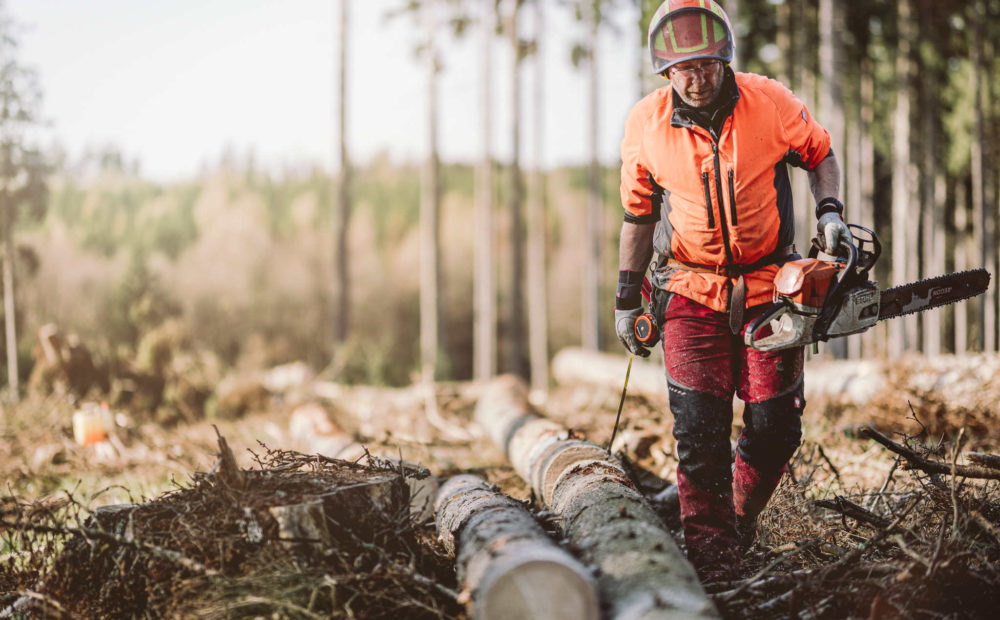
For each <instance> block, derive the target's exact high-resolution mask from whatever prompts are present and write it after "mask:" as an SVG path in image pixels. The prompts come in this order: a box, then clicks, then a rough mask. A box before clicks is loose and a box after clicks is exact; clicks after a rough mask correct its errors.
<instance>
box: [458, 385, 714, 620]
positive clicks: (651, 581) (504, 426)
mask: <svg viewBox="0 0 1000 620" xmlns="http://www.w3.org/2000/svg"><path fill="white" fill-rule="evenodd" d="M526 389H527V388H526V386H525V385H524V384H523V382H521V381H520V380H518V379H516V378H513V377H501V378H500V379H497V380H496V381H494V382H493V383H491V384H490V385H489V386H488V387H487V388H486V389H485V390H484V392H483V394H482V397H481V399H480V401H479V404H478V405H477V408H476V422H477V423H479V424H480V425H481V426H482V427H483V428H484V429H485V430H486V432H487V434H488V435H489V436H490V437H491V438H492V439H493V441H494V442H496V443H497V445H498V446H499V447H500V448H501V449H503V450H504V451H505V452H506V453H507V455H508V458H510V460H511V464H512V465H513V466H514V469H515V470H516V471H517V472H518V473H519V474H520V475H521V476H522V477H523V478H524V479H525V480H526V481H527V482H528V483H529V484H530V485H531V487H532V490H533V491H534V492H535V494H536V496H538V497H539V498H540V499H541V500H542V501H543V502H544V503H545V505H546V506H548V507H549V508H550V509H551V510H553V511H554V512H556V513H558V514H559V515H561V516H562V518H563V526H564V528H565V530H566V535H567V538H568V539H569V541H570V543H571V544H572V545H573V547H574V548H575V549H577V550H578V551H579V553H580V556H581V559H582V560H583V561H584V563H586V564H587V565H589V566H592V567H594V568H595V570H596V572H597V576H598V577H597V579H598V585H599V587H600V589H601V592H602V595H603V597H604V598H605V604H606V611H607V617H608V618H612V619H614V620H625V619H629V620H631V619H634V618H685V617H687V618H705V617H717V611H716V609H715V607H714V605H713V604H712V602H711V600H710V599H709V598H708V596H707V594H706V593H705V591H704V589H703V588H702V587H701V584H700V583H699V582H698V578H697V576H696V575H695V572H694V569H693V568H692V567H691V565H690V564H688V562H687V559H686V558H685V557H684V555H683V554H682V553H681V551H680V549H678V548H677V546H676V545H675V544H674V542H673V539H672V538H671V537H670V534H669V532H667V530H666V529H665V528H664V526H663V524H662V522H661V521H660V519H659V518H658V517H657V515H656V513H655V512H654V511H653V509H652V508H651V507H650V506H649V504H648V503H647V502H646V500H645V499H644V498H643V496H642V495H641V494H640V493H639V492H638V491H637V490H636V489H635V487H634V486H633V484H632V482H631V480H630V479H629V477H628V475H627V473H626V472H625V470H624V469H623V468H622V466H621V465H620V464H619V463H618V462H617V461H616V460H615V459H614V458H613V457H610V456H609V455H608V454H607V453H606V452H605V451H604V450H603V449H601V448H600V447H599V446H597V445H595V444H592V443H589V442H586V441H582V440H578V439H568V438H567V437H566V435H567V433H566V431H565V429H562V428H561V427H559V426H558V425H557V424H555V423H554V422H551V421H549V420H545V419H544V418H542V417H541V416H540V415H538V414H537V413H535V412H533V411H531V409H530V408H529V406H528V404H527V399H526V393H527V392H526Z"/></svg>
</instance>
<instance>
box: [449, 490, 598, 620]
mask: <svg viewBox="0 0 1000 620" xmlns="http://www.w3.org/2000/svg"><path fill="white" fill-rule="evenodd" d="M436 508H437V528H438V535H439V536H440V537H441V540H442V541H443V542H444V544H445V546H446V547H448V550H449V551H451V552H452V553H454V554H455V556H456V561H457V562H456V563H457V567H458V577H459V579H460V580H461V582H462V585H463V587H464V588H465V590H466V591H467V592H469V593H470V594H471V601H470V602H471V605H472V610H471V611H472V614H473V617H475V618H478V619H480V620H498V619H505V620H506V619H510V620H522V619H532V618H537V619H539V620H543V619H544V620H549V619H552V620H597V618H599V617H600V606H599V603H598V599H597V586H596V584H595V582H594V579H593V577H592V576H591V575H590V573H589V572H588V570H587V569H586V568H585V567H584V566H583V565H582V564H580V562H579V561H577V560H576V558H574V557H573V556H572V555H570V554H569V553H568V552H567V551H565V550H563V549H562V548H560V547H559V546H558V545H556V544H555V542H554V541H552V540H551V539H550V538H549V537H548V536H547V535H546V534H545V531H544V530H543V529H542V528H541V526H540V525H538V523H537V522H535V520H534V517H532V515H531V513H530V512H528V510H527V508H525V506H524V505H523V504H521V503H520V502H518V501H517V500H515V499H513V498H511V497H509V496H507V495H504V494H503V493H501V492H500V491H499V490H497V489H496V488H495V487H492V486H490V485H488V484H487V483H486V482H485V481H484V480H482V479H481V478H479V477H477V476H473V475H468V474H466V475H460V476H455V477H454V478H451V479H450V480H448V481H447V482H446V483H445V484H444V485H442V487H441V490H440V491H439V492H438V496H437V501H436Z"/></svg>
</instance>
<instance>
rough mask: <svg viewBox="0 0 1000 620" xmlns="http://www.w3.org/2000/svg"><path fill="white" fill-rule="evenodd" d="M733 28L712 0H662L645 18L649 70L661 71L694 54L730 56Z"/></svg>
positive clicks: (723, 59)
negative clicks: (647, 31)
mask: <svg viewBox="0 0 1000 620" xmlns="http://www.w3.org/2000/svg"><path fill="white" fill-rule="evenodd" d="M735 48H736V44H735V41H734V40H733V29H732V27H731V26H730V25H729V16H728V15H726V12H725V11H723V10H722V7H721V6H719V3H718V2H716V1H715V0H664V2H663V4H661V5H660V8H658V9H656V13H654V14H653V19H652V20H650V22H649V55H650V58H651V60H652V61H653V71H654V72H655V73H660V74H665V73H666V71H667V69H669V68H670V67H672V66H674V65H676V64H677V63H680V62H684V61H687V60H696V59H698V58H716V59H718V60H721V61H722V62H725V63H728V62H731V61H732V60H733V50H734V49H735Z"/></svg>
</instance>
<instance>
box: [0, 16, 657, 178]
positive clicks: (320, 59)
mask: <svg viewBox="0 0 1000 620" xmlns="http://www.w3.org/2000/svg"><path fill="white" fill-rule="evenodd" d="M400 4H401V3H400V2H398V1H396V0H367V1H365V2H353V3H351V5H350V13H349V20H350V25H349V42H350V49H349V60H348V75H349V77H348V79H349V83H348V91H349V96H348V115H349V125H350V128H349V131H348V140H349V149H350V152H351V154H352V157H353V158H354V159H355V160H357V161H362V162H363V161H367V160H370V159H371V158H372V157H374V156H375V155H377V154H379V153H382V152H385V153H388V154H389V156H390V157H391V158H392V159H393V160H395V161H414V160H417V159H420V158H421V157H422V156H423V152H424V149H425V145H426V143H427V135H426V129H425V127H426V123H425V121H424V119H425V118H426V107H425V106H426V87H425V77H424V71H423V68H422V66H421V65H420V63H419V60H418V59H417V58H416V57H415V52H414V48H415V46H416V44H417V42H418V38H419V34H420V32H419V30H418V28H417V26H416V25H415V21H414V20H413V18H412V17H410V16H406V15H404V16H399V17H395V18H393V19H391V20H386V19H385V15H386V13H387V12H388V11H389V10H390V9H392V8H394V7H396V6H398V5H400ZM338 7H339V4H338V2H336V1H330V0H293V1H290V2H282V3H278V2H270V1H263V0H207V1H206V0H201V1H196V0H169V1H161V2H134V1H129V0H90V1H88V2H81V1H79V0H8V9H9V12H10V14H11V15H12V17H13V18H14V20H15V21H16V23H18V24H19V25H20V26H22V31H21V36H20V42H21V47H20V54H21V60H22V61H23V62H24V63H25V64H27V65H29V66H31V67H33V68H34V69H35V70H36V71H37V72H38V75H39V78H40V81H41V85H42V91H43V102H42V110H43V116H44V118H45V119H46V120H47V121H48V124H49V126H48V130H47V131H46V132H45V133H46V139H45V142H46V144H50V143H56V144H59V145H61V146H62V147H63V148H65V149H66V150H67V152H68V154H69V156H70V158H71V161H73V160H74V159H76V158H78V157H79V156H80V155H81V154H82V153H83V152H84V151H85V150H86V149H88V148H90V149H97V148H102V147H105V146H116V147H118V148H119V149H121V151H122V153H123V155H124V156H125V158H126V160H127V161H133V160H138V162H139V164H140V171H141V172H142V173H143V174H144V175H146V176H149V177H152V178H154V179H158V180H171V179H182V178H187V177H190V176H193V175H196V174H197V173H198V171H199V170H200V169H202V168H203V167H204V166H206V165H212V164H214V163H216V162H217V161H218V160H219V158H220V156H221V154H222V153H223V151H224V150H226V149H230V150H231V151H232V152H234V153H235V154H237V155H238V156H240V157H242V156H244V155H246V154H247V153H248V152H253V153H254V155H255V157H256V159H257V162H258V165H260V166H263V167H267V168H271V169H274V168H278V169H280V168H282V167H289V166H306V165H312V164H319V165H321V166H323V167H324V168H326V169H329V168H331V167H332V166H334V165H335V163H334V162H335V161H336V159H335V158H336V152H337V151H336V147H335V140H336V138H337V136H336V130H335V127H334V118H335V114H336V110H337V101H336V96H335V90H334V78H335V71H336V63H335V54H336V41H337V37H338V36H339V35H338V31H337V28H338V26H337V24H336V18H337V12H338V10H339V8H338ZM532 19H533V10H532V9H531V8H530V7H529V8H527V9H525V11H524V16H523V20H524V21H523V22H522V23H523V26H522V32H523V36H525V37H530V36H531V35H532V33H533V32H534V27H533V23H532ZM634 19H635V16H634V13H633V11H632V10H631V9H628V10H621V11H620V14H619V15H616V16H615V21H617V22H618V28H619V32H622V31H623V29H624V28H632V24H633V22H634ZM582 33H583V30H582V28H580V27H579V26H578V25H577V24H576V23H575V22H574V21H573V17H572V15H571V14H569V13H568V12H566V11H564V10H559V11H558V12H557V11H556V10H553V9H551V8H550V10H549V11H548V13H547V24H546V35H547V37H548V38H547V39H546V40H545V41H544V43H543V45H545V46H546V48H545V68H544V71H545V76H546V86H545V88H546V93H545V95H546V112H545V113H546V119H545V120H546V124H547V127H546V132H545V147H544V152H545V164H546V165H547V166H553V165H561V164H580V163H584V162H585V161H586V157H587V155H586V151H587V141H586V122H587V121H586V119H587V116H586V114H587V103H586V102H587V87H586V86H587V85H586V76H585V72H584V70H582V69H574V68H573V67H572V66H571V65H570V63H569V62H568V59H569V54H570V48H571V45H572V41H574V40H577V39H579V38H580V37H581V36H582ZM438 40H439V41H440V42H442V43H443V44H446V45H447V48H446V49H445V50H444V71H443V73H442V75H441V94H440V100H441V117H442V120H441V124H440V125H441V130H440V132H441V133H440V138H439V142H440V146H441V151H442V157H443V159H444V160H445V161H456V160H461V161H471V160H474V159H477V158H478V157H479V156H480V154H481V149H482V146H481V145H480V144H479V137H480V131H479V129H478V119H479V116H478V106H479V101H480V96H481V95H480V80H479V77H478V67H479V54H480V50H481V44H480V39H479V31H478V29H476V28H472V29H470V30H469V31H468V32H467V35H466V37H465V39H463V40H460V41H457V42H456V41H455V40H454V38H453V37H452V36H451V35H450V34H442V36H440V37H439V38H438ZM633 41H634V37H630V39H628V40H627V42H628V45H626V39H625V35H624V34H617V35H615V34H609V33H607V32H606V33H605V34H604V35H603V36H602V40H601V44H600V45H601V46H602V49H601V52H600V58H601V61H600V71H601V79H602V85H603V87H602V99H601V104H600V105H601V129H600V146H599V148H600V153H601V159H602V161H604V162H605V163H614V162H615V161H616V160H617V158H618V142H619V140H620V137H621V125H622V122H623V120H624V116H625V114H626V112H627V111H628V108H629V107H630V106H631V104H632V103H633V102H634V100H635V99H636V98H637V86H636V77H635V74H636V71H637V58H638V54H639V50H638V46H637V45H633V44H632V43H633ZM493 62H494V67H495V69H494V70H495V74H494V87H493V95H494V97H493V99H494V104H493V105H494V114H495V117H496V121H495V138H494V147H495V150H496V155H497V156H498V157H500V158H501V159H503V158H509V156H510V144H511V139H510V136H509V130H508V129H507V123H509V112H510V110H509V104H508V101H509V98H510V97H509V94H508V93H509V89H508V87H507V83H508V82H509V79H510V78H509V71H510V66H511V59H510V54H509V52H508V50H507V42H506V41H503V40H500V39H497V40H496V42H495V46H494V51H493ZM532 73H533V63H532V62H530V61H528V62H526V63H525V71H524V73H523V74H522V80H523V82H522V93H523V97H524V101H525V104H526V106H527V105H528V104H530V99H529V98H530V97H531V87H532V86H531V85H532V83H533V82H532V80H533V75H532ZM524 115H525V116H524V123H525V128H524V131H525V133H524V136H525V138H522V148H524V153H525V155H524V157H525V158H526V161H527V162H528V163H529V164H530V163H531V162H530V157H529V155H528V154H530V152H531V151H530V148H531V147H530V143H529V142H528V141H527V136H530V135H531V133H532V132H533V127H532V124H531V115H530V110H529V109H528V108H527V107H525V111H524Z"/></svg>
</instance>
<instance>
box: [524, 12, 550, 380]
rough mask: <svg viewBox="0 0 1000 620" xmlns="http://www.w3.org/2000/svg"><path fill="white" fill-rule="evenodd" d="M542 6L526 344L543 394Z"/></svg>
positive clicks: (546, 370)
mask: <svg viewBox="0 0 1000 620" xmlns="http://www.w3.org/2000/svg"><path fill="white" fill-rule="evenodd" d="M544 26H545V7H544V5H543V3H542V2H535V74H534V78H535V87H534V93H533V100H532V114H533V115H534V136H533V138H532V152H533V155H532V159H533V162H532V163H533V164H534V168H533V169H532V171H531V177H530V181H529V182H530V190H529V192H528V195H529V206H528V307H529V308H531V311H530V312H528V343H529V345H528V346H529V353H530V358H531V389H532V391H533V392H535V393H536V394H545V393H546V392H547V391H548V388H549V325H548V321H549V312H548V308H549V299H548V290H547V284H546V277H545V274H546V271H547V270H546V258H545V239H546V221H545V220H546V218H545V175H544V173H543V172H542V157H543V153H542V150H543V143H544V140H543V137H542V136H543V135H544V132H543V131H542V130H543V128H544V125H545V72H544V71H543V69H544V61H543V56H542V34H543V33H544V32H545V28H544Z"/></svg>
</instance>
